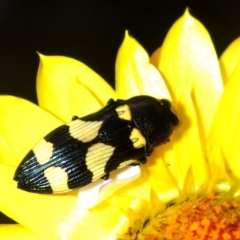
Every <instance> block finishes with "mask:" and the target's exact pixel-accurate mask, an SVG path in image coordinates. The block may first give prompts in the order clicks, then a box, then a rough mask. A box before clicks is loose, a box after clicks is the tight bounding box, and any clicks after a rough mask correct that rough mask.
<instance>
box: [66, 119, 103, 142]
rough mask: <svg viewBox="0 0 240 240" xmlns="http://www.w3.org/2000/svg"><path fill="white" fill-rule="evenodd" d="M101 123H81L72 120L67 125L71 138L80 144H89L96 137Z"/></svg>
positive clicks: (81, 121)
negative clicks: (80, 142)
mask: <svg viewBox="0 0 240 240" xmlns="http://www.w3.org/2000/svg"><path fill="white" fill-rule="evenodd" d="M102 124H103V121H83V120H80V119H77V120H74V121H72V122H70V123H68V124H67V125H68V126H69V132H70V135H71V137H73V138H75V139H78V140H79V141H82V142H90V141H91V140H93V139H94V138H96V137H97V135H98V132H99V129H100V127H101V126H102Z"/></svg>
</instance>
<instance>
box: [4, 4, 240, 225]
mask: <svg viewBox="0 0 240 240" xmlns="http://www.w3.org/2000/svg"><path fill="white" fill-rule="evenodd" d="M186 7H189V9H190V13H191V14H192V15H193V16H194V17H195V18H197V19H198V20H200V21H201V22H202V23H203V24H204V25H205V27H206V28H207V29H208V31H209V32H210V35H211V37H212V39H213V42H214V44H215V47H216V51H217V54H218V56H220V54H221V53H222V52H223V50H224V49H225V48H226V47H227V45H228V44H229V43H230V42H231V41H233V40H234V39H236V38H237V37H239V35H240V1H239V0H234V1H233V0H229V1H227V0H215V1H213V0H212V1H211V0H195V1H194V0H192V1H190V0H189V1H186V0H185V1H184V0H175V1H173V0H156V1H150V0H148V1H145V0H143V1H139V0H136V1H131V0H129V1H124V0H122V1H121V0H108V1H106V0H102V1H100V0H99V1H96V0H95V1H93V0H83V1H81V0H78V1H71V0H64V1H63V0H57V1H52V0H48V1H44V0H29V1H25V0H21V1H18V0H5V1H3V0H0V94H11V95H17V96H21V97H23V98H26V99H28V100H30V101H33V102H37V100H36V91H35V81H36V73H37V69H38V56H37V54H36V51H39V52H40V53H43V54H46V55H64V56H69V57H73V58H76V59H78V60H80V61H82V62H84V63H85V64H87V65H88V66H90V67H91V68H92V69H93V70H95V71H96V72H97V73H98V74H100V75H101V76H102V77H103V78H104V79H105V80H107V81H108V82H109V83H110V84H111V85H112V86H114V65H115V58H116V54H117V51H118V48H119V46H120V44H121V42H122V40H123V37H124V32H125V30H126V29H128V30H129V32H130V34H131V35H132V36H133V37H135V38H136V39H137V40H138V41H139V42H140V43H141V44H142V45H143V46H144V47H145V49H146V50H147V51H148V53H149V54H151V53H152V52H153V51H154V50H155V49H156V48H157V47H159V46H160V45H161V44H162V42H163V39H164V37H165V35H166V33H167V31H168V29H169V28H170V26H171V25H172V24H173V23H174V21H175V20H177V19H178V18H179V17H180V16H181V15H182V14H183V13H184V11H185V9H186ZM1 184H4V183H1ZM0 197H1V196H0ZM0 210H1V206H0ZM3 222H4V223H6V222H10V220H8V219H6V218H5V217H4V216H2V215H0V223H3Z"/></svg>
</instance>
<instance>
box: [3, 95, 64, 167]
mask: <svg viewBox="0 0 240 240" xmlns="http://www.w3.org/2000/svg"><path fill="white" fill-rule="evenodd" d="M61 124H62V122H61V121H60V120H58V119H57V118H55V117H54V116H52V115H51V114H49V113H48V112H46V111H45V110H43V109H41V108H39V107H38V106H36V105H35V104H33V103H31V102H28V101H27V100H24V99H22V98H19V97H13V96H0V163H4V164H7V165H12V166H16V165H17V164H19V162H20V160H21V159H22V158H23V157H24V156H25V155H26V154H27V152H28V151H29V150H30V149H32V147H33V146H34V145H35V144H36V143H37V142H38V141H39V140H40V139H42V138H43V137H44V136H45V135H46V134H47V133H49V132H50V131H51V130H52V129H54V128H56V127H58V126H59V125H61Z"/></svg>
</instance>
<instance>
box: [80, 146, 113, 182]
mask: <svg viewBox="0 0 240 240" xmlns="http://www.w3.org/2000/svg"><path fill="white" fill-rule="evenodd" d="M114 149H115V147H112V146H110V145H106V144H104V143H97V144H94V145H92V146H91V147H89V148H88V152H87V154H86V159H85V161H86V165H87V168H88V170H90V171H91V172H92V173H93V178H92V181H95V180H96V179H99V178H101V177H102V176H104V175H105V174H106V173H105V172H104V169H105V166H106V163H107V161H108V160H109V158H110V157H111V156H112V155H113V152H114Z"/></svg>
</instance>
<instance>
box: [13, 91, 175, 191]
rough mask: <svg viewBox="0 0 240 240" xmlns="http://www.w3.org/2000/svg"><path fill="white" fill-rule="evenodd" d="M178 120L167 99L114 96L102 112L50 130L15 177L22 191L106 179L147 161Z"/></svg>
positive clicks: (59, 188)
mask: <svg viewBox="0 0 240 240" xmlns="http://www.w3.org/2000/svg"><path fill="white" fill-rule="evenodd" d="M178 124H179V118H178V116H177V114H176V113H175V111H174V110H173V109H172V105H171V103H170V102H169V101H168V100H165V99H161V100H158V99H156V98H153V97H151V96H136V97H132V98H130V99H128V100H121V99H118V100H116V101H115V100H113V99H110V100H109V101H108V103H107V105H106V106H105V107H104V108H102V109H101V110H99V111H97V112H95V113H92V114H90V115H87V116H85V117H82V118H79V117H77V116H74V117H73V119H72V121H71V122H70V123H68V124H65V125H62V126H60V127H58V128H56V129H55V130H53V131H52V132H50V133H49V134H47V135H46V136H45V137H44V138H43V139H42V140H41V141H40V142H39V143H38V144H37V145H36V146H35V147H34V148H33V149H32V150H31V151H30V152H29V153H28V154H27V155H26V156H25V157H24V159H23V160H22V162H21V163H20V165H19V166H18V168H17V170H16V172H15V175H14V180H16V181H17V182H18V183H17V186H18V188H20V189H23V190H25V191H29V192H36V193H63V192H67V191H71V190H74V189H77V188H81V187H83V186H86V185H87V184H89V183H91V182H94V181H95V180H97V179H100V178H103V179H107V178H108V175H109V172H111V171H113V170H115V169H118V168H122V167H124V166H128V165H141V164H144V163H146V156H150V154H151V153H152V151H153V149H154V147H156V146H158V145H160V144H162V143H166V142H167V141H168V139H169V136H170V135H171V134H172V131H173V129H174V128H175V127H176V126H177V125H178Z"/></svg>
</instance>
